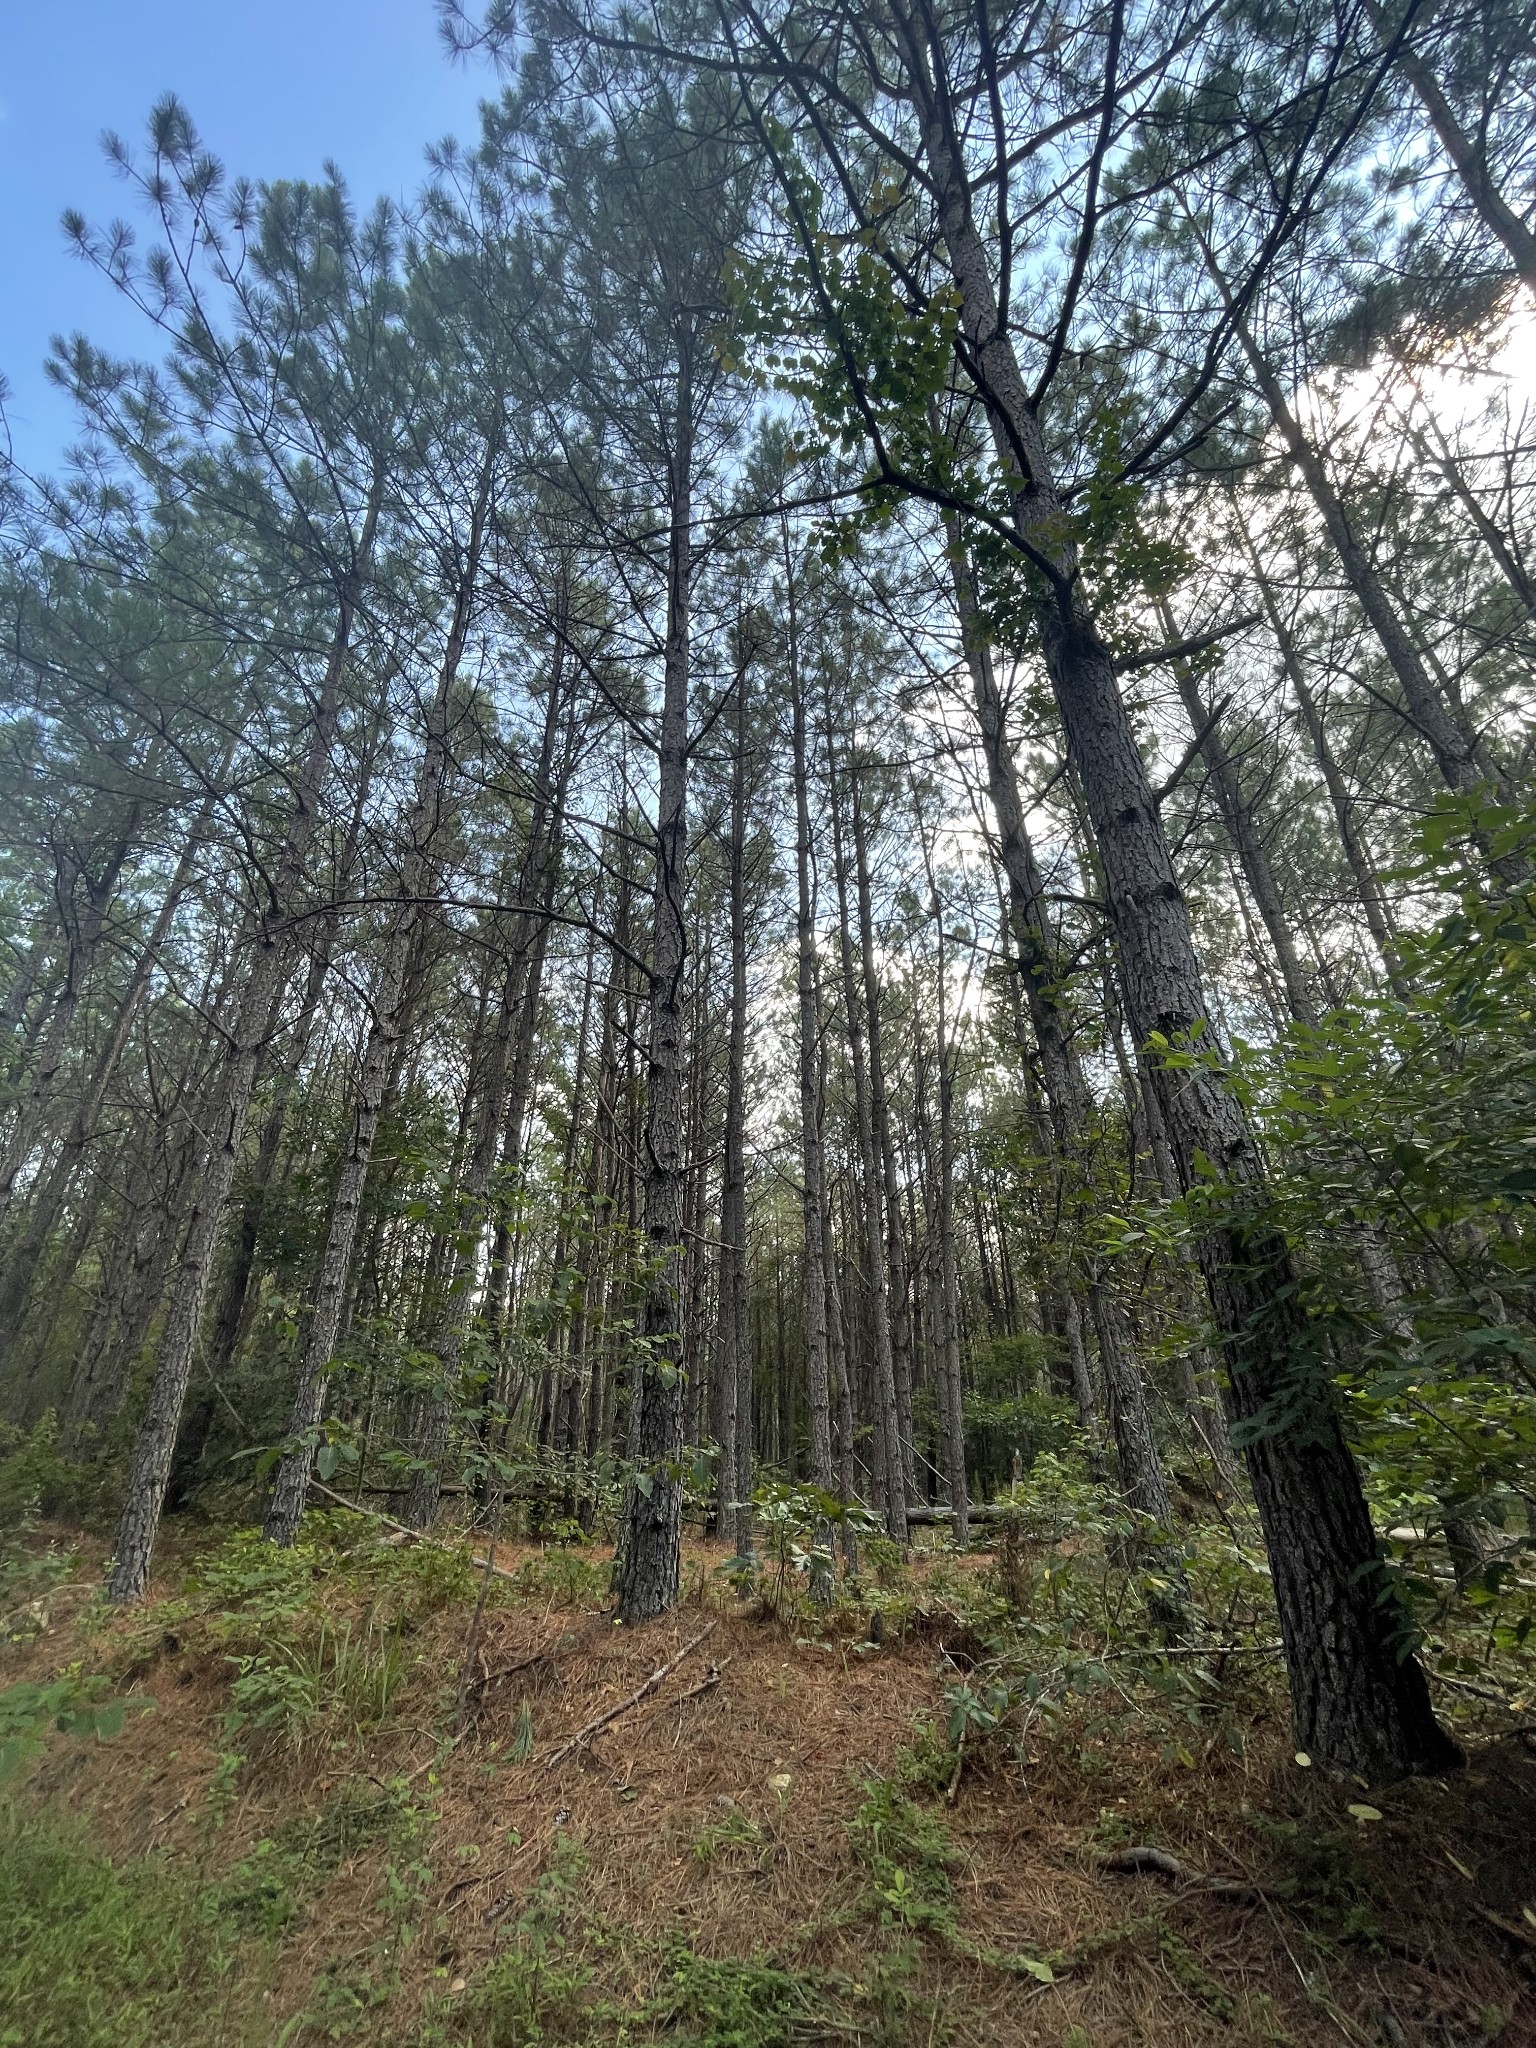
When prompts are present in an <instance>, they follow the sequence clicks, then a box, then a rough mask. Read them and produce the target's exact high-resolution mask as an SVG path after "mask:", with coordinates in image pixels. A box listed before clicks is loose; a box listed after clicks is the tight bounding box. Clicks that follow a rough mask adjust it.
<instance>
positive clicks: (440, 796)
mask: <svg viewBox="0 0 1536 2048" xmlns="http://www.w3.org/2000/svg"><path fill="white" fill-rule="evenodd" d="M492 476H493V461H492V458H491V457H488V459H487V462H486V465H485V468H484V470H483V471H482V473H481V479H480V485H479V489H478V491H477V493H476V497H475V503H474V507H473V509H472V511H471V514H470V526H469V535H468V540H467V545H466V549H465V561H464V569H463V573H462V575H461V577H460V579H459V584H458V588H457V589H456V591H455V593H454V607H453V618H452V621H451V623H450V625H449V630H448V639H447V644H446V646H445V648H444V651H443V659H442V662H441V664H440V666H439V669H438V677H437V690H436V693H435V695H434V698H433V701H432V704H431V707H430V709H429V710H428V713H427V728H426V737H425V741H424V744H423V749H422V759H421V767H420V770H419V771H418V774H417V780H416V794H415V802H414V804H413V806H412V810H411V813H410V817H409V819H408V821H407V826H406V847H405V858H404V860H403V861H402V863H401V867H400V895H401V904H400V908H399V910H398V912H397V913H396V915H395V917H394V919H393V921H392V923H391V925H390V930H389V937H388V939H387V941H386V943H385V948H384V959H383V962H382V964H381V967H380V970H379V979H378V982H377V985H376V986H375V988H374V991H373V999H372V1003H371V1009H370V1018H369V1025H368V1034H367V1038H366V1040H365V1042H364V1046H363V1056H362V1060H361V1062H360V1064H359V1068H358V1078H357V1086H356V1089H355V1091H354V1094H353V1098H352V1122H351V1128H350V1130H349V1132H348V1135H347V1146H346V1150H345V1151H344V1152H343V1154H342V1158H341V1166H340V1170H339V1171H338V1173H337V1176H336V1187H335V1191H334V1193H333V1194H332V1197H331V1217H330V1223H329V1226H328V1228H327V1231H326V1240H325V1250H324V1252H323V1253H322V1254H321V1259H320V1272H319V1277H318V1279H317V1281H316V1284H315V1291H314V1297H313V1300H312V1301H311V1303H310V1307H309V1314H308V1317H307V1319H306V1322H305V1325H304V1331H303V1349H302V1351H301V1354H300V1365H299V1381H298V1386H297V1388H296V1389H295V1392H294V1397H293V1406H292V1408H291V1409H290V1411H289V1415H288V1427H287V1432H286V1434H287V1437H288V1440H289V1443H290V1445H291V1448H290V1449H289V1450H288V1451H287V1452H286V1453H285V1454H284V1456H283V1459H282V1461H281V1463H280V1464H279V1466H278V1468H277V1480H276V1484H275V1485H274V1487H273V1492H272V1499H271V1501H270V1503H269V1504H268V1508H267V1514H266V1520H265V1522H264V1524H263V1529H262V1533H263V1535H264V1536H265V1537H266V1538H267V1541H268V1542H269V1543H277V1544H281V1545H283V1546H285V1547H286V1546H287V1545H288V1544H290V1543H292V1541H293V1539H294V1537H295V1535H296V1534H297V1532H298V1527H299V1521H300V1518H301V1517H302V1515H303V1512H304V1502H305V1499H306V1496H307V1494H308V1491H309V1470H310V1460H311V1458H312V1457H313V1455H314V1443H313V1433H314V1431H315V1430H316V1428H317V1427H318V1426H319V1422H320V1417H321V1411H322V1409H323V1407H324V1403H325V1386H326V1374H327V1372H328V1371H329V1369H330V1364H331V1359H332V1356H333V1354H334V1352H335V1349H336V1341H337V1337H338V1334H339V1332H340V1329H341V1318H342V1310H343V1307H344V1305H345V1302H346V1297H347V1284H348V1280H349V1278H350V1275H351V1270H352V1253H353V1248H354V1246H355V1244H356V1242H357V1226H358V1221H359V1218H360V1217H361V1215H362V1211H363V1198H364V1195H365V1193H366V1190H367V1185H368V1172H369V1168H370V1166H371V1164H372V1161H373V1148H374V1142H375V1140H376V1138H377V1137H378V1132H379V1123H380V1120H381V1118H382V1115H383V1111H384V1103H385V1098H386V1092H387V1089H388V1085H389V1077H390V1074H391V1071H392V1069H393V1067H394V1062H395V1056H396V1052H397V1049H398V1046H399V1041H400V1033H401V1027H402V1024H403V1022H404V1016H405V1012H406V1011H407V1009H408V1008H409V1002H410V988H409V978H410V969H411V966H412V963H413V961H414V960H415V959H416V957H417V954H418V947H417V940H418V936H419V933H420V930H421V927H422V923H423V920H424V918H425V915H426V912H427V910H428V908H429V898H430V897H431V896H432V894H433V893H434V891H433V886H432V880H433V870H432V853H433V842H434V841H435V839H436V837H437V834H438V832H439V830H440V829H441V826H442V822H443V815H444V796H445V793H446V789H447V783H448V773H449V766H450V751H449V738H450V708H451V704H452V698H453V688H454V684H455V682H456V681H457V678H458V672H459V665H460V663H461V661H462V660H463V656H464V649H465V646H466V644H467V642H468V638H469V627H470V620H471V616H472V613H473V606H474V593H475V584H476V582H477V580H478V577H479V570H480V557H481V552H482V548H483V540H484V532H485V523H486V519H487V516H488V513H489V508H490V491H491V481H492Z"/></svg>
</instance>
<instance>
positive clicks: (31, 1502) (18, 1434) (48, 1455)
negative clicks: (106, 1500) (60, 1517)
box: [0, 1408, 70, 1530]
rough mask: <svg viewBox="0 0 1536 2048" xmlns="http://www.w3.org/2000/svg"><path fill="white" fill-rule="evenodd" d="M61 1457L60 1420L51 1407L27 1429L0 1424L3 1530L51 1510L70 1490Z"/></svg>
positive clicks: (21, 1525) (0, 1479)
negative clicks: (27, 1430)
mask: <svg viewBox="0 0 1536 2048" xmlns="http://www.w3.org/2000/svg"><path fill="white" fill-rule="evenodd" d="M69 1487H70V1473H69V1468H68V1467H67V1466H66V1465H65V1463H64V1461H63V1459H62V1458H61V1457H60V1456H59V1426H58V1419H57V1417H56V1416H55V1415H54V1412H53V1410H52V1409H51V1408H50V1409H49V1410H48V1411H47V1412H46V1414H44V1415H41V1416H40V1417H39V1418H38V1420H37V1421H36V1423H34V1424H33V1426H32V1429H31V1430H30V1431H29V1432H23V1431H21V1430H19V1429H17V1428H15V1427H14V1426H13V1425H11V1424H0V1530H15V1529H21V1528H23V1527H25V1526H26V1525H27V1524H29V1523H31V1522H35V1521H36V1520H37V1518H38V1516H39V1515H44V1514H48V1513H51V1512H52V1511H53V1510H54V1509H55V1508H56V1507H57V1506H58V1504H59V1502H60V1500H61V1499H62V1498H63V1496H64V1495H65V1494H66V1493H67V1492H68V1491H69Z"/></svg>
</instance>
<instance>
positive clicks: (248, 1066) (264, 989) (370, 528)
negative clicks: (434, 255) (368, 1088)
mask: <svg viewBox="0 0 1536 2048" xmlns="http://www.w3.org/2000/svg"><path fill="white" fill-rule="evenodd" d="M380 496H381V491H380V488H379V486H378V485H375V488H374V491H373V494H372V496H371V497H370V499H369V503H368V510H367V514H366V517H365V519H364V522H363V530H362V534H361V536H360V539H359V542H358V547H357V552H356V555H355V557H354V561H353V565H352V568H351V569H350V571H349V572H348V574H347V577H346V579H345V581H344V584H343V587H342V595H341V605H340V610H339V612H338V615H337V620H336V628H335V632H334V633H333V635H332V639H331V647H330V652H329V655H328V657H327V660H326V666H325V674H324V677H323V680H322V683H321V688H320V697H319V702H318V704H317V706H316V711H315V717H314V722H313V725H312V728H311V731H310V738H309V745H308V748H307V749H306V752H305V756H304V761H303V764H302V767H301V769H300V773H299V780H298V787H297V790H296V791H295V802H294V807H293V810H292V812H291V813H290V815H289V819H288V826H287V831H286V833H285V835H284V841H283V849H282V854H281V857H280V859H279V863H278V870H277V874H276V877H275V878H274V887H273V901H272V905H271V910H270V913H269V915H268V916H267V917H266V918H265V919H264V920H263V922H262V925H261V927H260V929H259V931H258V932H257V934H256V937H255V941H254V943H255V958H254V960H253V961H252V963H251V969H250V974H249V977H248V979H247V981H246V985H245V990H244V993H243V995H242V998H241V1002H240V1008H239V1012H238V1014H237V1016H236V1019H235V1023H234V1028H233V1031H232V1032H231V1035H230V1039H229V1044H228V1050H227V1052H226V1056H225V1061H224V1073H223V1079H222V1085H221V1088H220V1099H219V1102H218V1107H217V1111H216V1116H215V1120H214V1123H213V1127H212V1129H213V1142H212V1145H211V1147H210V1149H209V1153H208V1156H207V1164H206V1167H205V1169H204V1173H203V1177H202V1182H201V1185H200V1186H199V1188H198V1190H197V1197H196V1201H195V1204H194V1207H193V1211H192V1222H191V1228H190V1230H189V1231H188V1235H187V1241H186V1245H185V1248H184V1249H183V1251H182V1255H181V1259H180V1261H179V1263H178V1265H177V1268H176V1272H175V1276H174V1278H173V1280H172V1283H171V1299H170V1306H169V1309H168V1311H167V1314H166V1320H165V1328H164V1330H163V1331H162V1333H161V1338H160V1350H159V1356H158V1358H157V1359H156V1363H155V1376H154V1380H153V1382H152V1383H151V1387H150V1394H149V1405H148V1408H147V1409H146V1411H145V1414H144V1419H143V1422H142V1423H141V1425H140V1428H139V1435H138V1440H137V1442H136V1444H135V1446H134V1454H133V1463H132V1466H131V1468H130V1471H129V1475H128V1490H127V1497H126V1499H125V1501H124V1503H123V1511H122V1517H121V1519H120V1521H119V1523H118V1528H117V1542H116V1546H115V1556H114V1558H113V1563H112V1569H111V1572H110V1574H109V1576H108V1580H107V1595H108V1598H109V1599H111V1600H114V1601H119V1602H121V1601H129V1600H141V1599H142V1598H143V1597H144V1593H145V1589H146V1588H147V1586H148V1584H149V1567H150V1559H151V1556H152V1554H153V1551H154V1544H155V1533H156V1531H157V1529H158V1527H159V1524H160V1511H161V1506H162V1503H163V1501H164V1499H165V1486H166V1481H167V1479H168V1478H169V1476H170V1469H171V1458H172V1455H173V1453H174V1451H175V1446H176V1431H177V1429H178V1427H179V1426H180V1422H181V1410H182V1404H183V1403H184V1401H185V1400H186V1394H187V1382H188V1380H189V1379H190V1377H191V1373H192V1360H193V1356H194V1353H195V1351H196V1348H197V1337H198V1330H199V1326H200V1324H201V1321H202V1312H203V1301H204V1298H205V1296H206V1294H207V1291H208V1278H209V1274H210V1272H211V1271H212V1268H213V1257H214V1252H215V1250H216V1248H217V1245H218V1238H219V1227H220V1225H221V1224H222V1222H223V1220H224V1208H225V1204H226V1203H227V1201H228V1199H229V1191H230V1187H231V1185H232V1184H233V1181H234V1177H235V1168H236V1165H237V1164H238V1161H239V1156H240V1143H241V1138H242V1135H243V1133H244V1129H245V1116H246V1110H247V1108H248V1107H249V1105H250V1099H251V1089H252V1087H253V1085H254V1083H255V1079H256V1069H257V1065H258V1063H259V1061H260V1058H261V1053H262V1040H263V1034H264V1032H265V1030H266V1022H267V1017H268V1014H269V1012H270V1010H271V1007H272V998H273V995H274V993H275V991H276V989H277V987H278V985H279V983H280V982H281V980H282V977H283V974H284V971H285V968H286V965H287V961H288V959H289V955H290V952H291V949H292V945H293V941H294V927H293V926H292V924H291V923H290V921H289V920H290V918H291V915H292V913H293V911H294V909H295V908H296V906H297V900H298V892H299V886H300V882H301V880H302V877H303V872H304V862H305V856H306V855H307V853H308V851H309V844H310V840H311V839H312V837H313V835H314V828H315V821H316V814H317V809H318V805H319V801H320V794H321V790H322V787H323V785H324V781H325V773H326V768H327V766H328V764H329V759H330V749H331V742H332V739H333V738H334V735H335V730H336V723H337V719H338V716H339V714H340V710H341V683H342V676H343V673H344V671H345V668H346V662H347V650H348V647H349V645H350V642H351V637H352V624H353V620H354V618H355V616H356V613H357V607H358V603H359V600H360V597H361V594H362V586H363V580H364V578H365V576H366V574H367V570H368V565H369V561H370V559H371V556H372V553H373V542H374V535H375V533H376V531H377V527H378V516H379V500H380Z"/></svg>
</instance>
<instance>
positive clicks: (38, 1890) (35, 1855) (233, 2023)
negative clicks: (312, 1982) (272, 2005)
mask: <svg viewBox="0 0 1536 2048" xmlns="http://www.w3.org/2000/svg"><path fill="white" fill-rule="evenodd" d="M0 1927H3V1928H4V1930H5V1938H4V1939H3V1940H0V2048H167V2044H169V2043H172V2042H193V2041H207V2040H209V2039H210V2038H211V2033H210V2026H209V2019H210V2014H213V2013H217V2014H218V2015H219V2016H220V2018H221V2022H222V2027H223V2035H222V2038H224V2039H225V2040H228V2041H232V2042H233V2041H238V2040H242V2039H246V2038H251V2037H252V2034H251V2032H250V2031H248V2030H251V2029H253V2027H254V2022H255V2017H256V2015H257V2014H258V2013H259V2011H260V2009H261V2007H260V2000H261V1992H262V1987H263V1983H264V1981H265V1980H266V1974H267V1973H266V1972H265V1971H264V1970H263V1969H262V1967H261V1957H260V1955H259V1952H257V1951H254V1950H252V1949H250V1948H249V1947H245V1946H242V1947H240V1948H238V1949H237V1948H236V1946H235V1945H234V1944H233V1943H231V1941H230V1939H229V1935H228V1932H227V1930H226V1928H225V1926H224V1924H223V1923H222V1921H221V1917H220V1914H219V1910H218V1901H217V1895H216V1893H214V1892H213V1891H212V1890H210V1889H209V1888H208V1887H206V1886H204V1885H203V1884H202V1883H201V1882H200V1880H199V1879H198V1878H197V1877H195V1876H194V1875H192V1874H191V1873H187V1874H182V1873H180V1872H178V1871H176V1870H175V1869H174V1868H173V1867H172V1866H171V1865H170V1864H168V1863H167V1862H165V1861H164V1860H163V1859H161V1858H159V1857H146V1858H143V1859H142V1860H137V1861H135V1862H133V1863H131V1864H124V1865H117V1864H114V1863H113V1862H112V1861H111V1860H110V1859H109V1858H107V1857H106V1856H103V1855H101V1854H100V1853H98V1852H97V1851H96V1850H95V1849H93V1848H92V1847H91V1846H90V1843H89V1841H88V1839H87V1831H86V1828H85V1825H84V1824H83V1823H82V1824H76V1823H73V1822H60V1821H57V1820H52V1819H46V1818H44V1819H22V1818H21V1817H20V1816H19V1815H18V1814H16V1813H15V1812H14V1811H13V1810H12V1809H10V1808H7V1807H0ZM237 1955H238V1957H239V1963H240V1967H239V1968H238V1969H236V1968H233V1967H232V1965H233V1964H234V1962H235V1960H236V1957H237Z"/></svg>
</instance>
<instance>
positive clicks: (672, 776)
mask: <svg viewBox="0 0 1536 2048" xmlns="http://www.w3.org/2000/svg"><path fill="white" fill-rule="evenodd" d="M690 346H691V344H690V341H689V339H688V338H687V337H686V336H683V337H681V338H680V341H679V354H678V371H677V390H676V399H675V404H676V409H677V410H676V418H675V420H674V422H673V447H672V473H671V505H670V507H669V512H670V522H671V530H670V536H669V542H668V550H667V629H666V647H665V654H664V658H663V667H662V703H661V731H660V735H659V740H658V745H657V808H656V921H655V931H654V937H653V940H652V947H651V1015H650V1050H649V1056H648V1060H647V1091H646V1108H645V1141H644V1142H645V1152H644V1157H645V1169H646V1170H645V1234H646V1237H647V1239H648V1240H649V1243H650V1254H651V1277H650V1280H649V1284H648V1285H647V1287H646V1292H645V1301H644V1305H643V1308H642V1311H641V1322H640V1338H641V1341H640V1344H639V1345H638V1346H637V1347H636V1348H635V1351H634V1354H633V1360H632V1366H631V1400H632V1402H633V1404H634V1410H635V1413H634V1417H633V1423H632V1427H631V1432H630V1435H631V1444H632V1455H633V1459H634V1465H635V1470H634V1471H633V1472H632V1473H631V1475H630V1479H629V1485H628V1487H627V1489H626V1492H625V1497H624V1521H623V1529H622V1532H621V1540H620V1546H619V1555H618V1572H617V1577H618V1588H617V1590H618V1610H619V1617H620V1619H621V1620H623V1621H626V1622H636V1621H647V1620H649V1619H650V1618H651V1617H652V1616H653V1615H657V1614H663V1613H665V1612H666V1610H667V1609H668V1608H669V1607H671V1606H672V1605H673V1603H674V1602H675V1601H676V1599H677V1588H678V1577H679V1572H680V1570H681V1561H682V1558H681V1543H682V1516H683V1490H682V1482H681V1477H680V1473H679V1466H678V1459H679V1456H680V1454H681V1451H682V1423H683V1386H682V1361H681V1357H680V1352H679V1342H678V1320H679V1303H680V1298H681V1295H680V1284H679V1283H680V1278H681V1264H682V1236H683V1162H682V1135H683V1133H682V1115H683V1073H682V1053H683V973H684V968H685V966H686V954H687V926H686V923H685V915H684V914H685V909H686V901H687V888H688V832H687V798H688V674H689V607H690V602H691V595H692V591H691V586H692V581H693V539H692V521H693V384H692V364H691V360H690Z"/></svg>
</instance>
